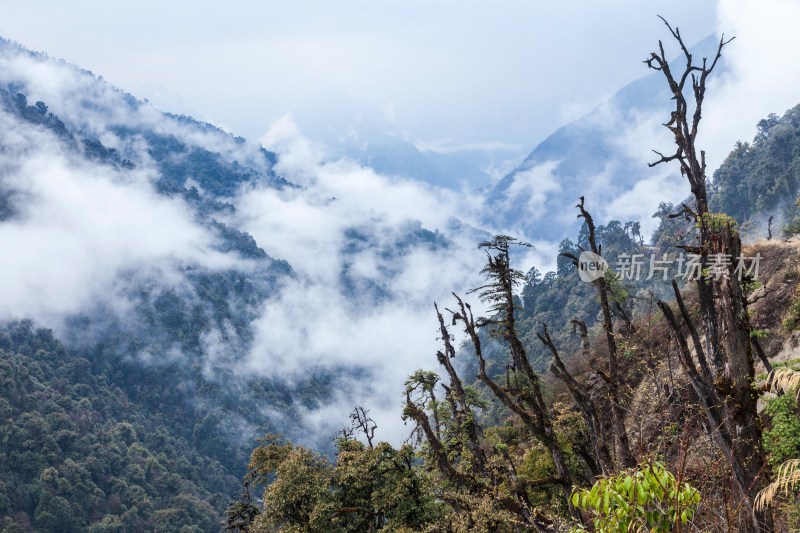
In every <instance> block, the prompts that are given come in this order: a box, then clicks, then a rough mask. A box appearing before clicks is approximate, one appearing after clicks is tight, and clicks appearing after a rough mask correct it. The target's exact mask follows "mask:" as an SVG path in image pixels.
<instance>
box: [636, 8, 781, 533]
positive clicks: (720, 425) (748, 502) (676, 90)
mask: <svg viewBox="0 0 800 533" xmlns="http://www.w3.org/2000/svg"><path fill="white" fill-rule="evenodd" d="M662 20H664V19H663V18H662ZM664 23H665V24H666V26H667V28H668V29H669V31H670V33H671V34H672V37H673V38H674V39H675V40H676V41H677V43H678V44H679V45H680V48H681V51H682V53H683V57H684V59H685V60H686V63H685V66H684V67H683V68H682V69H681V70H678V71H677V72H673V70H672V66H671V65H670V64H669V61H668V60H667V57H666V54H665V52H664V46H663V44H662V43H661V41H659V43H658V51H657V52H652V53H651V54H650V57H649V58H648V59H647V60H645V63H646V64H647V66H648V67H649V68H651V69H653V70H656V71H658V72H661V73H662V74H663V76H664V78H665V80H666V82H667V84H668V85H669V89H670V92H671V93H672V100H673V102H674V109H673V111H671V113H670V119H669V121H668V122H667V123H666V124H665V126H666V127H667V128H668V129H669V130H670V132H672V134H673V135H674V138H675V146H676V151H675V152H674V153H672V154H671V155H664V154H662V153H660V152H657V151H656V152H655V153H656V154H657V155H658V156H659V159H658V160H657V161H655V162H653V163H651V164H650V166H655V165H658V164H661V163H670V162H673V161H677V162H678V164H679V165H680V170H681V174H682V175H683V176H684V177H685V178H686V179H687V180H688V181H689V186H690V188H691V191H692V196H693V197H694V202H695V206H694V209H693V210H692V209H690V208H689V207H688V206H685V207H684V209H685V210H686V211H687V212H688V213H689V214H690V215H691V216H692V217H693V218H694V220H695V223H696V226H697V228H698V230H697V245H696V246H689V247H684V248H685V249H686V250H687V251H689V252H691V253H695V254H698V255H699V256H700V262H701V265H702V267H703V274H701V275H700V276H699V277H698V279H697V280H696V284H697V291H698V295H699V305H700V325H701V328H698V327H697V326H696V325H695V324H694V321H693V319H692V318H691V316H690V314H689V312H688V310H687V309H686V306H685V305H684V303H683V299H682V297H681V293H680V290H679V288H678V285H677V284H675V283H673V290H674V292H675V296H676V299H677V304H678V308H679V309H680V315H681V319H682V320H679V319H678V318H676V317H675V316H674V314H673V312H672V310H671V309H670V307H669V306H668V305H667V304H665V303H664V302H659V307H660V308H661V310H662V312H663V314H664V317H665V319H666V320H667V322H668V323H669V326H670V328H671V330H672V333H673V336H674V337H675V339H676V341H677V343H678V347H679V352H678V353H679V356H680V361H681V365H682V367H683V369H684V370H685V372H686V374H687V375H688V376H689V379H690V381H691V384H692V387H693V388H694V390H695V392H696V393H697V395H698V396H699V400H700V403H701V405H702V407H703V409H704V411H705V413H706V418H707V424H708V429H709V431H711V433H712V435H713V436H714V440H715V441H716V443H717V445H718V446H719V447H720V450H721V451H722V452H723V453H724V454H725V456H726V457H728V459H729V461H730V466H731V470H732V473H733V478H734V481H735V485H736V489H737V492H738V494H739V497H740V498H741V501H742V504H743V508H744V509H746V510H747V511H748V512H747V515H748V516H746V517H744V519H743V520H742V521H741V525H740V527H741V531H746V532H767V531H772V530H773V526H772V520H771V517H770V516H769V515H768V512H764V511H761V512H757V511H755V509H754V507H753V497H754V495H755V494H756V493H758V491H759V490H761V488H763V487H764V486H765V484H766V482H767V481H768V480H767V475H766V469H765V460H764V452H763V449H762V446H761V423H760V421H759V417H758V412H757V410H756V400H757V395H756V391H755V390H754V388H753V381H754V377H755V371H754V364H753V353H752V346H751V342H750V323H749V320H748V316H747V300H746V297H745V293H744V290H743V289H742V283H741V281H740V280H739V279H737V276H736V273H735V271H734V265H733V264H731V265H730V267H729V268H728V269H727V272H724V273H723V275H721V276H715V277H712V276H709V275H707V274H705V273H706V272H707V270H706V269H707V267H708V265H709V264H710V261H709V258H710V257H718V256H717V254H722V255H723V256H728V257H732V258H733V259H734V261H735V260H736V258H738V257H739V256H740V254H741V241H740V239H739V235H738V232H737V231H736V228H735V227H734V225H733V224H732V223H731V221H730V219H728V218H727V217H724V216H721V215H716V214H711V213H709V210H708V198H707V192H706V161H705V152H703V151H702V150H700V151H699V156H698V149H697V146H696V140H697V133H698V127H699V124H700V120H701V117H702V111H703V102H704V99H705V93H706V82H707V79H708V76H709V75H710V74H711V73H712V71H713V70H714V68H715V67H716V65H717V62H718V61H719V59H720V57H722V50H723V48H724V47H725V46H726V45H727V44H728V43H730V42H731V41H732V40H733V39H728V40H726V39H725V38H724V36H723V37H722V38H721V39H720V41H719V44H718V46H717V49H716V54H715V56H714V58H713V59H712V60H711V61H710V62H709V61H708V59H707V58H703V60H702V62H701V63H699V64H698V63H696V62H695V60H694V58H693V56H692V54H691V52H690V51H689V49H688V48H687V47H686V45H685V44H684V41H683V38H682V37H681V34H680V31H679V30H678V28H674V29H673V28H672V26H670V25H669V23H667V21H666V20H664ZM689 84H690V87H687V85H689ZM689 90H690V96H689V98H690V99H691V104H692V106H693V109H691V108H690V102H689V100H687V96H686V94H684V93H685V92H689ZM732 263H733V261H732ZM700 329H702V333H703V336H702V337H701V335H700ZM686 331H688V332H689V338H690V339H691V341H692V347H693V348H694V353H692V352H691V351H690V349H689V345H688V342H687V341H686V338H685V332H686ZM692 355H694V358H693V357H692ZM695 359H696V363H695ZM696 365H699V369H698V368H697V366H696Z"/></svg>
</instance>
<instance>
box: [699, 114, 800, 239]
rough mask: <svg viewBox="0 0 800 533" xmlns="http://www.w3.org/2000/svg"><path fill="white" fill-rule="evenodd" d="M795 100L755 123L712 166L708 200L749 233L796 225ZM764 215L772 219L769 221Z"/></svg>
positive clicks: (799, 153) (798, 149)
mask: <svg viewBox="0 0 800 533" xmlns="http://www.w3.org/2000/svg"><path fill="white" fill-rule="evenodd" d="M798 191H800V106H795V107H794V108H792V109H790V110H788V111H786V113H784V115H783V116H782V117H778V116H777V115H775V114H772V115H770V116H769V117H767V118H765V119H763V120H761V121H760V122H759V123H758V133H757V134H756V136H755V138H754V139H753V141H752V142H739V143H737V145H736V147H735V148H734V149H733V151H732V152H731V153H730V155H728V157H727V158H726V159H725V161H723V163H722V164H721V165H720V167H719V168H718V169H717V170H716V171H715V172H714V179H713V181H712V188H711V193H710V206H711V209H713V210H714V211H719V212H722V213H727V214H729V215H730V216H732V217H734V218H735V219H736V220H737V222H739V225H740V226H741V228H742V231H743V232H744V233H745V234H746V235H747V236H748V237H750V238H759V237H762V238H763V237H767V235H768V232H769V231H772V234H773V235H778V234H779V233H780V232H781V231H783V232H784V233H786V234H787V236H788V235H793V234H795V233H798V231H800V224H798V218H797V217H798V213H797V200H798ZM770 220H771V221H772V225H771V227H770Z"/></svg>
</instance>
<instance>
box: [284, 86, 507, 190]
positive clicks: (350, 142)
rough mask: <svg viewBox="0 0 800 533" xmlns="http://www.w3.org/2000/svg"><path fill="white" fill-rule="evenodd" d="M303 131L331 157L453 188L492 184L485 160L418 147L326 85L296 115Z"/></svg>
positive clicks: (382, 115)
mask: <svg viewBox="0 0 800 533" xmlns="http://www.w3.org/2000/svg"><path fill="white" fill-rule="evenodd" d="M292 116H293V118H294V119H295V120H296V121H297V123H298V125H299V126H300V127H301V129H302V131H303V133H304V134H306V135H308V136H309V137H310V138H312V139H314V140H316V141H318V142H321V143H323V144H324V145H325V147H326V149H327V150H328V151H329V152H330V153H329V157H332V158H340V157H347V158H350V159H352V160H354V161H356V162H358V163H359V164H361V165H364V166H367V167H370V168H372V169H374V170H375V171H376V172H378V173H380V174H384V175H387V176H401V177H404V178H408V179H414V180H417V181H420V182H424V183H427V184H429V185H432V186H436V187H444V188H447V189H452V190H455V191H460V190H462V189H464V188H466V189H480V188H484V187H487V186H488V185H489V183H490V182H491V178H490V176H489V175H488V174H487V173H486V172H485V171H484V170H483V168H482V164H483V163H485V161H484V160H483V159H482V158H476V157H471V155H472V154H470V153H469V151H467V152H460V153H445V152H441V151H435V150H434V149H428V148H423V147H420V146H417V144H415V143H414V142H412V141H411V140H409V139H408V138H407V136H406V135H405V134H404V133H403V131H401V130H400V129H399V127H398V126H397V125H396V124H394V123H393V122H392V121H391V120H390V119H389V118H387V116H386V113H384V112H382V111H381V110H380V109H377V108H374V107H372V106H370V105H369V104H366V103H364V102H361V101H357V100H356V99H354V98H353V97H352V96H350V95H349V94H348V93H347V92H345V91H344V90H341V89H337V88H328V89H326V90H325V91H322V92H320V93H318V94H316V95H312V96H311V97H309V98H307V99H306V100H305V101H304V103H303V105H302V106H300V107H299V108H298V109H297V110H296V111H294V112H293V113H292Z"/></svg>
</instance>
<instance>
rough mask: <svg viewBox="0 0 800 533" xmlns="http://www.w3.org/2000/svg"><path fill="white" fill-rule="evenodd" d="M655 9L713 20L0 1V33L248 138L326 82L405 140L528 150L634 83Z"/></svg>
mask: <svg viewBox="0 0 800 533" xmlns="http://www.w3.org/2000/svg"><path fill="white" fill-rule="evenodd" d="M656 13H660V14H662V15H664V16H665V17H667V18H669V19H670V20H672V21H674V22H675V23H677V24H679V25H680V26H681V28H682V29H683V31H684V34H685V35H686V36H687V40H690V41H692V42H695V41H698V40H700V39H701V38H703V37H705V36H706V35H708V34H710V33H712V32H713V31H714V30H715V29H716V25H717V10H716V8H715V2H713V1H710V0H699V1H698V0H670V1H669V2H664V1H659V2H642V1H641V0H609V1H603V2H600V1H597V0H573V1H570V2H562V3H557V2H540V1H533V0H500V1H494V2H488V1H482V2H478V1H472V0H459V1H455V0H402V1H401V0H339V1H336V2H334V1H331V0H310V1H305V0H291V1H289V0H278V1H275V0H272V1H263V0H260V1H256V0H252V1H250V0H247V1H245V0H239V1H232V2H226V3H225V4H223V3H221V2H210V1H206V0H192V1H187V0H173V1H163V0H159V1H153V0H140V1H138V2H108V1H99V0H84V1H81V2H63V1H55V0H43V1H34V2H31V0H4V1H3V2H2V3H1V4H0V35H2V36H4V37H6V38H10V39H13V40H16V41H19V42H20V43H22V44H23V45H25V46H27V47H28V48H31V49H34V50H39V51H45V52H46V53H48V54H49V55H51V56H54V57H59V58H63V59H65V60H67V61H69V62H72V63H76V64H78V65H80V66H82V67H84V68H87V69H90V70H92V71H93V72H95V73H96V74H99V75H102V76H103V77H105V78H106V79H107V80H109V81H111V82H112V83H114V84H115V85H117V86H119V87H121V88H123V89H125V90H127V91H130V92H132V93H134V94H135V95H136V96H139V97H143V98H148V99H150V100H151V101H153V102H154V103H155V104H157V105H158V106H159V107H161V108H164V109H166V110H170V111H177V112H184V113H189V114H192V115H195V116H197V117H199V118H203V119H206V120H209V121H211V122H214V123H216V124H219V125H222V126H224V127H226V128H227V129H229V130H232V131H233V132H235V133H237V134H241V135H244V136H246V137H249V138H251V139H257V138H259V137H260V136H261V135H263V134H264V132H266V131H267V129H268V128H269V126H270V125H271V124H272V123H274V122H275V121H276V120H277V119H279V118H280V117H282V116H283V115H284V114H286V113H287V112H289V111H297V110H298V109H300V108H302V107H303V106H304V105H305V104H306V103H307V102H308V101H309V99H319V98H320V96H319V95H320V94H322V95H324V94H326V92H328V91H331V89H333V88H336V89H337V91H339V92H341V91H344V92H346V93H349V94H350V95H351V96H352V97H353V98H355V99H356V100H357V101H360V102H364V103H365V104H369V105H372V106H374V107H375V108H377V109H380V110H382V111H383V112H384V113H385V115H386V116H387V117H388V118H390V119H391V120H393V121H396V124H397V125H398V129H400V130H402V131H403V132H405V133H406V134H407V135H408V136H409V137H410V138H412V139H413V140H415V141H419V142H426V143H432V144H434V145H445V146H447V145H455V146H458V145H463V144H470V143H488V142H503V143H509V144H512V145H518V146H520V147H521V148H523V149H524V151H528V150H529V149H530V148H532V147H533V146H534V145H535V143H536V142H538V141H540V140H541V139H542V137H543V136H545V135H546V134H548V133H550V132H552V131H553V130H554V129H555V128H556V127H558V126H559V125H561V124H562V123H563V122H564V121H565V120H568V119H570V118H575V117H576V116H578V115H580V114H583V113H584V112H586V111H588V110H590V109H591V108H592V107H594V106H595V105H596V104H597V103H599V102H600V101H602V100H603V99H604V98H605V97H607V96H609V95H610V94H612V93H613V92H614V91H616V90H617V89H619V88H620V87H621V86H622V85H624V84H625V83H627V82H629V81H631V80H633V79H635V78H637V77H639V76H641V75H644V74H646V69H645V68H644V66H643V64H642V63H641V60H642V59H643V58H644V57H645V56H646V54H647V52H648V51H649V50H651V48H652V47H653V46H654V45H655V43H656V40H657V38H658V37H660V36H663V27H662V26H661V22H660V21H659V20H658V19H657V18H656ZM331 92H336V91H331ZM331 104H332V105H333V104H335V102H331Z"/></svg>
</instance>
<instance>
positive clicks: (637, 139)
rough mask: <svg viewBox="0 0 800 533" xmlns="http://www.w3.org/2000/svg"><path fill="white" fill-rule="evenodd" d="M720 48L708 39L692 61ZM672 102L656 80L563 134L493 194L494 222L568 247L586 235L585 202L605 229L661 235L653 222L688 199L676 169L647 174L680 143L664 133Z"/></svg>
mask: <svg viewBox="0 0 800 533" xmlns="http://www.w3.org/2000/svg"><path fill="white" fill-rule="evenodd" d="M717 42H718V41H717V40H716V38H714V37H713V36H711V37H707V38H706V39H704V40H703V41H701V42H700V43H698V44H697V45H695V46H694V47H693V48H692V53H693V54H694V55H695V56H708V55H710V54H711V53H712V51H713V50H715V48H714V47H715V46H716V44H717ZM718 68H720V69H721V68H722V64H721V65H720V67H718ZM670 98H671V94H670V93H669V90H668V88H667V86H666V84H665V82H664V81H663V76H662V75H661V74H660V73H657V72H656V73H652V74H649V75H647V76H644V77H642V78H640V79H638V80H636V81H634V82H632V83H630V84H628V85H626V86H625V87H623V88H622V89H621V90H619V91H618V92H617V93H616V94H615V95H614V96H613V97H612V98H610V99H609V100H608V101H606V102H604V103H602V104H600V105H599V106H598V107H597V108H595V109H594V110H593V111H592V112H590V113H589V114H587V115H585V116H583V117H581V118H579V119H577V120H575V121H573V122H571V123H569V124H567V125H565V126H563V127H561V128H559V129H558V130H556V131H555V132H554V133H553V134H552V135H550V136H549V137H547V138H546V139H545V140H544V141H542V142H541V143H539V145H537V146H536V147H535V148H534V149H533V151H532V152H531V153H530V154H529V155H528V156H527V157H526V158H525V160H524V161H523V162H522V163H520V164H519V166H517V168H515V169H514V170H513V171H511V172H510V173H509V174H508V175H506V176H505V177H504V178H503V179H502V180H500V181H499V182H498V183H497V185H496V186H495V187H494V189H493V190H492V191H491V192H490V194H489V197H488V200H487V204H488V209H487V216H488V222H489V223H491V224H493V225H495V226H496V227H505V228H516V229H518V231H520V232H521V233H522V234H524V235H527V236H528V238H531V239H542V240H548V241H560V240H561V239H562V238H564V237H567V236H570V235H574V234H575V233H576V232H577V231H578V229H579V226H578V222H577V221H576V219H575V213H574V208H573V206H574V205H575V202H576V201H577V198H578V197H580V196H585V197H586V198H587V202H590V204H591V205H592V206H593V210H594V213H595V217H596V218H597V219H598V220H600V221H603V222H606V221H609V220H611V219H614V218H616V219H620V218H621V219H624V220H638V221H641V222H642V223H643V224H645V230H652V229H654V228H651V227H649V226H650V224H649V222H650V218H651V215H652V214H653V213H654V212H655V211H656V209H657V207H658V203H659V202H661V201H665V200H667V201H668V200H670V199H671V200H672V201H678V200H680V199H682V197H683V195H684V194H685V193H684V192H683V191H684V190H685V187H684V186H683V183H682V182H681V178H680V176H679V175H677V173H676V172H675V170H674V169H672V168H666V167H664V166H659V167H655V168H649V167H648V166H647V163H648V162H649V161H652V160H653V159H652V155H653V154H652V151H651V150H652V149H658V148H659V147H665V146H666V147H669V146H670V145H671V143H672V139H670V138H669V134H668V132H666V130H665V128H663V127H662V126H661V124H662V123H663V122H664V117H668V116H669V103H670ZM662 130H663V131H662ZM665 149H666V148H665Z"/></svg>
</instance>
